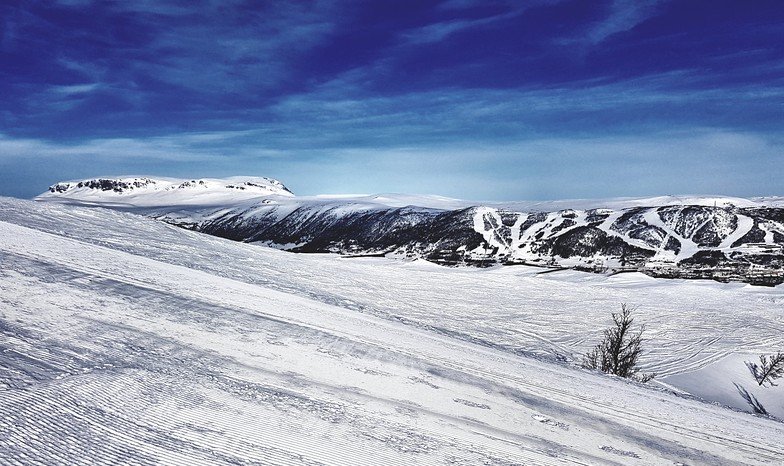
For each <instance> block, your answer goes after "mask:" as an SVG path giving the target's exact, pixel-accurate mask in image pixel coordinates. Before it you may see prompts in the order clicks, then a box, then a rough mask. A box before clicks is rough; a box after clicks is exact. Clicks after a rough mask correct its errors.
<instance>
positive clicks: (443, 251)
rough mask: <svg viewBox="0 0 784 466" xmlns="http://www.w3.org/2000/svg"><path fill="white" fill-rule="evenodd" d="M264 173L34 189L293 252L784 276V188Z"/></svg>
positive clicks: (763, 280)
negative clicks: (672, 189)
mask: <svg viewBox="0 0 784 466" xmlns="http://www.w3.org/2000/svg"><path fill="white" fill-rule="evenodd" d="M264 180H266V181H264V183H266V184H264V183H249V182H246V183H245V185H248V186H249V188H250V187H254V189H248V190H246V191H247V192H242V191H237V190H236V189H233V188H236V186H235V185H240V184H239V183H238V182H237V181H220V180H207V181H204V180H191V181H178V182H172V181H171V180H170V181H169V182H168V183H163V182H157V183H155V182H153V184H152V186H154V189H152V188H149V187H148V185H143V186H141V187H136V188H133V186H135V184H134V183H138V179H136V180H135V181H132V182H131V180H128V179H124V180H117V181H113V182H112V181H107V180H87V181H83V182H80V183H77V184H74V183H66V184H62V183H61V184H58V185H54V186H52V187H51V188H50V192H48V193H46V194H43V195H42V196H40V197H39V198H38V199H39V200H46V201H59V202H71V203H78V204H90V205H105V206H109V207H114V208H124V209H134V211H136V212H137V213H143V214H146V215H148V216H151V217H154V218H157V219H160V220H163V221H166V222H168V223H171V224H174V225H178V226H181V227H185V228H188V229H193V230H197V231H201V232H205V233H209V234H213V235H216V236H221V237H225V238H229V239H234V240H239V241H245V242H257V243H262V244H265V245H269V246H274V247H277V248H280V249H286V250H290V251H295V252H336V253H341V254H351V255H387V256H391V257H405V258H409V259H416V258H424V259H427V260H429V261H432V262H436V263H440V264H444V265H478V266H487V265H492V264H499V263H500V264H531V265H538V266H547V267H574V268H578V269H582V270H590V271H594V272H602V273H615V272H618V271H630V270H639V271H642V272H644V273H646V274H648V275H651V276H655V277H668V278H673V277H686V278H713V279H717V280H722V281H726V280H740V281H745V282H750V283H754V284H764V285H775V284H779V283H784V203H782V201H781V199H780V198H767V199H753V200H752V199H740V198H727V197H705V196H703V197H699V196H680V197H674V196H668V197H657V198H651V199H611V200H605V201H585V200H575V201H553V202H548V203H514V204H507V205H481V206H476V205H472V203H469V202H464V201H458V200H454V199H445V198H438V197H433V196H430V197H422V196H404V195H376V196H317V197H295V196H293V195H291V193H289V192H288V191H287V190H285V188H283V187H282V186H283V185H282V184H281V183H280V182H277V181H274V180H269V179H264ZM232 183H233V184H232ZM118 185H120V186H121V187H120V188H115V189H111V188H112V186H118ZM245 185H240V186H245ZM122 186H125V188H122ZM163 186H165V189H164V190H163V191H162V190H161V189H160V188H161V187H163ZM226 186H229V187H230V188H232V189H229V188H226ZM257 186H263V189H262V188H258V187H257ZM183 187H185V188H187V189H183ZM115 191H118V192H115ZM193 193H197V194H198V195H195V194H193ZM192 194H193V195H192ZM200 196H201V197H200Z"/></svg>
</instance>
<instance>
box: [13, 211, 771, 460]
mask: <svg viewBox="0 0 784 466" xmlns="http://www.w3.org/2000/svg"><path fill="white" fill-rule="evenodd" d="M20 204H21V205H22V207H24V209H21V208H20ZM28 204H29V205H28ZM0 207H2V210H0V264H1V265H2V267H0V275H1V276H0V323H2V325H1V326H0V348H3V350H2V351H3V352H2V353H0V357H2V358H3V361H4V364H3V367H10V368H11V369H12V371H14V373H13V376H8V377H6V376H5V375H4V374H3V373H0V375H2V380H0V381H3V382H5V383H6V384H7V385H8V386H9V388H8V389H6V390H2V391H0V422H4V424H0V438H2V439H8V442H5V441H3V442H0V445H3V446H0V464H16V463H18V464H34V461H39V462H41V463H44V464H78V463H79V462H80V461H81V462H83V463H111V462H112V461H113V460H114V461H118V462H126V463H131V462H136V463H137V464H151V463H153V462H155V461H162V462H164V463H168V464H178V462H179V464H232V463H237V462H246V463H250V464H252V463H253V462H257V463H260V464H491V465H492V464H495V465H501V464H670V465H672V464H676V463H684V464H778V463H779V462H781V460H782V458H784V453H783V452H782V449H781V447H780V438H782V435H784V428H783V427H782V424H780V423H777V422H774V421H771V420H768V419H764V418H758V417H754V416H751V415H748V414H745V413H741V412H735V411H730V410H727V409H724V408H720V407H717V406H714V405H710V404H706V403H701V402H697V401H694V400H690V399H683V398H678V397H674V396H672V395H671V394H670V393H668V392H666V391H657V390H653V389H650V388H644V387H640V386H638V385H636V384H633V383H627V382H626V381H622V380H617V379H615V378H612V377H603V376H598V375H595V374H593V373H590V372H587V371H583V370H579V369H572V368H570V367H568V366H564V365H561V364H551V363H548V362H546V361H542V360H539V359H531V358H525V357H520V356H518V355H517V354H515V353H525V354H535V355H539V356H540V357H541V358H544V359H545V360H549V359H551V358H552V357H553V355H554V354H559V355H562V356H566V357H570V358H577V357H579V355H580V354H581V352H582V351H584V350H585V349H587V348H590V346H592V345H593V344H594V343H595V341H596V339H597V338H598V335H599V333H600V331H601V329H602V328H603V327H604V326H605V325H606V322H607V321H608V320H609V312H610V311H613V310H617V308H618V307H619V303H620V302H628V303H630V304H634V305H638V306H640V309H639V318H640V320H641V321H644V322H645V323H646V324H647V325H648V329H649V332H650V334H651V336H650V340H649V341H648V343H649V345H650V348H651V354H650V355H649V358H648V359H647V360H646V366H647V367H646V369H650V368H656V367H661V368H664V369H666V370H667V373H668V374H673V375H674V374H683V373H686V372H687V371H691V370H693V369H695V368H697V369H699V368H703V369H710V368H711V367H712V366H710V364H709V363H710V362H712V361H717V360H720V359H721V358H722V357H724V355H726V354H730V353H734V352H737V351H738V348H747V349H748V348H752V349H754V350H762V349H765V348H773V347H775V345H776V344H778V343H780V338H781V334H780V333H779V334H776V332H775V330H776V329H777V328H780V327H775V325H777V324H778V325H781V319H780V318H781V314H780V311H781V308H782V295H781V290H780V289H779V288H780V287H779V288H774V289H758V288H751V287H745V286H742V285H721V284H714V283H707V282H683V281H660V280H651V279H649V278H648V277H644V276H637V275H636V274H622V275H618V276H615V277H609V278H608V277H602V276H593V275H585V274H580V273H575V272H557V273H553V274H546V275H538V274H537V273H536V272H537V270H536V269H530V268H526V267H510V268H498V269H492V270H484V271H482V270H455V269H445V268H441V267H435V266H432V265H431V264H426V263H419V262H415V263H403V262H395V261H384V260H378V259H351V260H345V259H340V258H337V257H334V256H298V255H292V254H287V253H283V252H279V251H272V250H268V249H264V248H260V247H256V246H252V245H243V244H236V243H231V242H228V241H223V240H219V239H217V238H210V237H205V236H203V235H198V234H195V233H191V232H187V231H183V230H179V229H174V228H171V227H168V226H166V225H161V224H159V223H156V222H153V221H149V220H146V219H140V218H137V217H134V216H130V215H127V214H120V213H116V212H109V211H104V210H102V209H95V210H90V209H76V208H68V207H65V206H41V205H39V204H32V203H24V202H21V201H6V202H5V203H2V202H0ZM22 225H24V226H22ZM45 231H48V232H49V233H45ZM630 298H637V301H635V300H632V299H630ZM663 303H665V304H666V306H665V305H663ZM683 309H687V310H688V311H683ZM711 310H712V311H713V312H709V311H711ZM768 325H772V326H773V330H771V331H770V334H769V335H768V334H765V333H764V330H765V328H766V327H767V326H768ZM733 326H737V329H734V328H733ZM730 330H732V333H730V332H729V331H730ZM712 332H713V333H715V334H712ZM759 332H763V333H762V334H761V335H760V333H759ZM777 338H778V339H779V340H777ZM667 342H669V343H670V344H669V345H667V344H666V343H667ZM684 342H685V344H684ZM683 356H689V357H687V358H685V359H684V358H682V357H683ZM667 358H669V359H667ZM658 359H663V360H664V361H665V363H667V364H670V365H665V363H658V364H660V365H659V366H656V364H657V360H658ZM668 361H669V362H668ZM679 361H685V362H682V363H679ZM679 364H682V365H679ZM733 367H734V366H733ZM713 374H714V375H715V374H716V372H713ZM740 375H741V373H740V372H739V373H738V376H740ZM669 382H670V381H669V379H668V383H669ZM672 385H675V384H674V383H673V384H672ZM66 425H73V426H76V427H75V428H73V429H68V428H66V427H65V426H66ZM40 438H45V439H46V441H45V442H43V441H36V440H35V439H40ZM36 442H38V443H36ZM96 445H98V446H100V445H106V446H107V447H106V451H107V452H108V453H107V454H106V456H104V457H102V456H100V455H99V453H97V450H96V448H95V446H96ZM118 458H124V459H123V460H119V459H118Z"/></svg>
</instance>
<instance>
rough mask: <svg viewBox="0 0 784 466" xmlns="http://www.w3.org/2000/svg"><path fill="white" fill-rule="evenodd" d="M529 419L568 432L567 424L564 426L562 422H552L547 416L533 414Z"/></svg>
mask: <svg viewBox="0 0 784 466" xmlns="http://www.w3.org/2000/svg"><path fill="white" fill-rule="evenodd" d="M531 417H532V418H534V420H536V421H539V422H541V423H542V424H547V425H548V426H553V427H558V428H559V429H563V430H569V424H564V423H563V422H559V421H554V420H552V419H550V418H549V417H547V416H542V415H541V414H534V415H533V416H531Z"/></svg>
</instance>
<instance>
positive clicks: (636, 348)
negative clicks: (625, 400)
mask: <svg viewBox="0 0 784 466" xmlns="http://www.w3.org/2000/svg"><path fill="white" fill-rule="evenodd" d="M612 319H613V326H612V327H610V328H608V329H606V330H605V331H604V338H603V339H602V341H601V342H600V343H599V344H597V345H596V346H595V347H594V348H593V349H592V350H591V351H589V352H588V353H586V355H585V357H584V358H583V364H582V365H583V367H587V368H590V369H598V370H600V371H602V372H606V373H608V374H613V375H617V376H619V377H626V378H634V379H636V380H639V381H641V382H643V383H644V382H648V381H650V380H651V379H653V378H654V377H655V376H656V374H639V372H640V368H639V366H638V365H637V361H638V359H639V358H640V355H642V342H643V339H642V334H643V332H644V331H645V326H644V325H643V326H641V327H640V328H639V330H637V331H634V330H633V329H632V325H633V324H634V318H633V317H632V309H630V308H629V307H627V306H626V304H621V312H620V313H618V314H616V313H613V314H612ZM638 374H639V375H638Z"/></svg>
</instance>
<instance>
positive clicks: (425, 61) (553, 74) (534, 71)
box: [0, 0, 784, 201]
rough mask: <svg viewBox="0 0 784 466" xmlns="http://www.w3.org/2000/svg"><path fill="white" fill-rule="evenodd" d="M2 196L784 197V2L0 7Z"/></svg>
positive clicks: (70, 2) (189, 1) (228, 0)
mask: <svg viewBox="0 0 784 466" xmlns="http://www.w3.org/2000/svg"><path fill="white" fill-rule="evenodd" d="M0 95H2V96H3V97H2V99H0V195H10V196H17V197H31V196H34V195H36V194H38V193H40V192H42V191H45V190H46V188H47V186H48V185H49V184H52V183H55V182H57V181H60V180H67V179H79V178H90V177H95V176H108V175H136V174H140V175H142V174H143V175H159V176H172V177H187V178H194V177H223V176H232V175H242V174H247V175H259V176H270V177H275V178H277V179H279V180H281V181H282V182H284V183H285V184H286V185H287V186H288V187H289V188H290V189H291V190H292V191H294V192H295V193H297V194H302V195H306V194H319V193H379V192H407V193H418V194H440V195H445V196H451V197H458V198H463V199H472V200H488V201H491V200H545V199H559V198H597V197H618V196H649V195H663V194H723V195H732V196H747V197H748V196H764V195H784V189H782V187H784V182H782V179H784V168H783V167H784V162H783V161H782V147H784V144H782V143H784V6H782V4H781V2H780V1H753V0H747V1H740V0H738V1H722V0H712V1H695V0H675V1H657V0H616V1H612V0H607V1H604V0H576V1H560V0H531V1H523V0H521V1H516V0H509V1H504V0H497V1H496V0H434V1H427V0H421V1H406V0H395V1H386V0H379V1H348V0H324V1H317V0H314V1H286V2H283V1H275V2H272V1H239V0H134V1H120V0H118V1H110V0H104V1H97V0H96V1H93V0H59V1H32V0H31V1H24V0H17V1H14V0H10V1H3V2H2V3H0Z"/></svg>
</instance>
